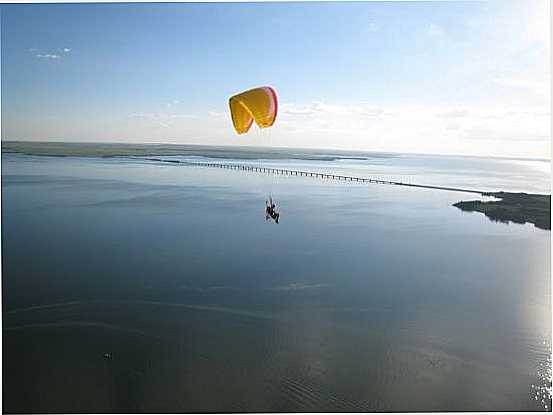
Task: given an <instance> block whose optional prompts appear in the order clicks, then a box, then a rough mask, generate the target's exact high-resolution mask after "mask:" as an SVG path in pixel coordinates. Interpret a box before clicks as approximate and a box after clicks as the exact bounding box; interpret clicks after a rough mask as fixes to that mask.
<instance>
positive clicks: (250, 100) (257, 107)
mask: <svg viewBox="0 0 553 415" xmlns="http://www.w3.org/2000/svg"><path fill="white" fill-rule="evenodd" d="M229 106H230V114H231V117H232V123H233V125H234V129H235V130H236V132H237V133H238V134H244V133H247V132H248V130H249V129H250V127H251V126H252V123H253V122H254V121H255V123H256V124H257V125H258V126H259V128H267V127H271V126H272V125H273V124H274V122H275V119H276V116H277V112H278V99H277V95H276V92H275V90H274V89H273V88H271V87H270V86H264V87H261V88H254V89H250V90H249V91H246V92H242V93H240V94H238V95H234V96H233V97H231V98H230V99H229Z"/></svg>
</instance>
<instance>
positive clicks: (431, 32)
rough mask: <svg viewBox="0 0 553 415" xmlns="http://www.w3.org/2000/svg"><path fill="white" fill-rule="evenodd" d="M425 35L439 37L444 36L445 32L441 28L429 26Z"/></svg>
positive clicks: (433, 25)
mask: <svg viewBox="0 0 553 415" xmlns="http://www.w3.org/2000/svg"><path fill="white" fill-rule="evenodd" d="M426 34H427V35H428V36H433V37H440V36H443V35H444V34H445V30H444V29H443V27H441V26H438V25H435V24H431V25H429V26H428V27H427V28H426Z"/></svg>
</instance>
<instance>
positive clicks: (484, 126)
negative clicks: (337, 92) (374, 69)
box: [273, 102, 551, 157]
mask: <svg viewBox="0 0 553 415" xmlns="http://www.w3.org/2000/svg"><path fill="white" fill-rule="evenodd" d="M550 120H551V113H550V111H549V109H548V107H545V106H537V107H522V106H521V107H510V106H503V105H495V106H491V105H487V106H485V105H482V106H470V107H469V106H447V105H445V106H433V105H387V106H386V105H380V106H377V105H370V104H367V103H358V104H350V105H338V104H330V103H323V102H313V103H309V104H292V103H287V104H283V106H282V111H281V113H280V119H279V122H278V124H275V127H274V128H275V130H276V131H275V133H273V137H276V136H278V137H279V138H278V139H277V140H276V142H279V143H283V144H282V145H286V146H297V145H298V140H302V141H301V145H302V146H314V147H328V148H337V147H338V148H344V149H366V150H376V151H397V152H418V153H443V154H448V153H449V154H455V153H457V154H480V155H486V154H488V155H504V156H505V155H518V156H528V157H547V156H548V155H549V154H548V153H549V151H550V150H549V149H550V136H551V128H550ZM530 143H532V144H530Z"/></svg>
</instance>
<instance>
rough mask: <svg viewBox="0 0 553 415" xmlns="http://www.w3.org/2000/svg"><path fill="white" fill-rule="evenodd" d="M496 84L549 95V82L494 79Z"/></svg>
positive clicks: (522, 79) (523, 79)
mask: <svg viewBox="0 0 553 415" xmlns="http://www.w3.org/2000/svg"><path fill="white" fill-rule="evenodd" d="M492 82H493V83H494V84H497V85H500V86H504V87H509V88H519V89H527V90H531V91H533V92H535V93H539V94H545V93H549V85H548V83H547V82H540V81H535V80H531V79H525V78H508V77H507V78H493V79H492Z"/></svg>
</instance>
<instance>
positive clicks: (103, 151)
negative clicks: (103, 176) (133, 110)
mask: <svg viewBox="0 0 553 415" xmlns="http://www.w3.org/2000/svg"><path fill="white" fill-rule="evenodd" d="M2 153H21V154H26V155H29V156H55V157H132V156H134V157H143V156H181V157H186V156H203V157H211V158H221V159H242V160H257V159H275V160H278V159H297V160H321V161H332V160H338V159H361V160H364V159H367V158H374V157H377V158H382V157H394V155H393V154H389V153H377V152H371V153H362V152H356V151H343V150H332V151H324V150H311V149H300V148H294V149H292V148H261V147H249V146H233V147H231V146H202V145H192V144H126V143H67V142H55V141H50V142H33V141H2ZM329 153H330V154H329Z"/></svg>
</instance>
